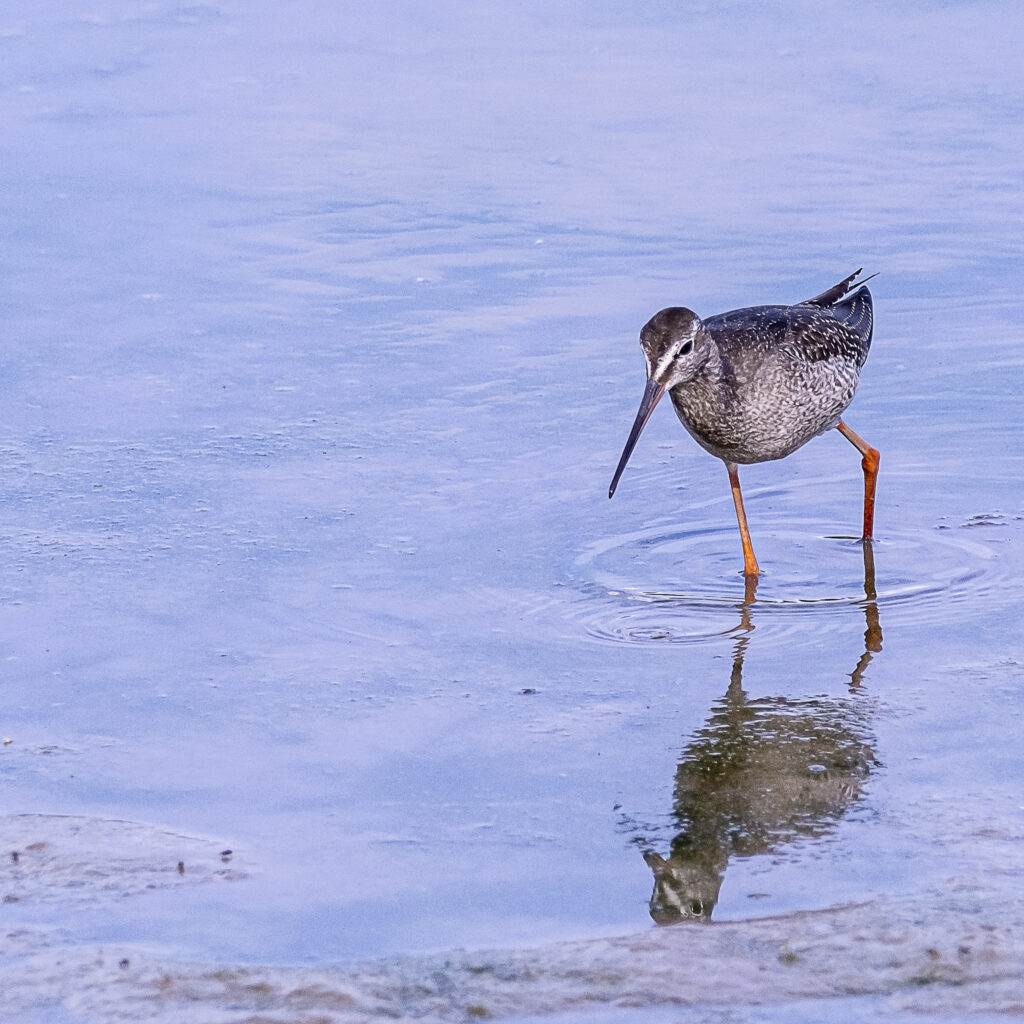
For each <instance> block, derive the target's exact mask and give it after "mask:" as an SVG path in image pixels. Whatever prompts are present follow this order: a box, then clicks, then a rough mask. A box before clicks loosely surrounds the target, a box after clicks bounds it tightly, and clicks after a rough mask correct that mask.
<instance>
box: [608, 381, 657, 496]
mask: <svg viewBox="0 0 1024 1024" xmlns="http://www.w3.org/2000/svg"><path fill="white" fill-rule="evenodd" d="M663 394H665V385H664V384H658V383H656V382H655V381H653V380H650V379H649V378H648V381H647V386H646V387H645V388H644V397H643V399H642V400H641V402H640V408H639V409H638V410H637V413H636V419H635V420H634V421H633V429H632V430H631V431H630V432H629V437H628V438H627V439H626V447H625V448H623V449H622V458H621V459H619V464H618V466H616V467H615V476H613V477H612V485H611V487H609V488H608V497H609V498H610V497H611V496H612V495H613V494H614V493H615V488H616V487H618V485H619V477H620V476H622V471H623V470H624V469H625V468H626V463H627V462H629V457H630V455H632V454H633V449H634V448H635V447H636V442H637V440H638V439H639V437H640V434H641V432H642V431H643V429H644V427H645V426H647V421H648V420H649V419H650V418H651V413H652V412H654V407H655V406H656V405H657V404H658V403H659V402H660V401H661V396H662V395H663Z"/></svg>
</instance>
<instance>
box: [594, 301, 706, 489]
mask: <svg viewBox="0 0 1024 1024" xmlns="http://www.w3.org/2000/svg"><path fill="white" fill-rule="evenodd" d="M713 345H714V342H713V341H712V340H711V335H710V334H708V331H707V328H706V327H705V326H704V324H703V322H702V321H701V318H700V317H699V316H697V314H696V313H694V312H693V311H692V310H689V309H685V308H684V307H682V306H670V307H669V308H668V309H663V310H662V311H661V312H660V313H655V314H654V316H652V317H651V319H650V320H648V321H647V323H646V324H644V326H643V330H641V331H640V347H641V348H642V349H643V350H644V358H645V359H646V360H647V387H646V388H645V389H644V397H643V399H642V400H641V402H640V409H639V410H638V411H637V414H636V420H635V421H634V422H633V429H632V430H631V431H630V432H629V438H628V439H627V441H626V447H625V448H624V449H623V451H622V457H621V458H620V459H619V465H618V467H617V468H616V470H615V476H614V477H613V478H612V485H611V487H609V488H608V497H609V498H610V497H611V496H612V495H613V494H614V493H615V488H616V487H617V486H618V483H619V477H620V476H622V471H623V470H624V469H625V468H626V463H627V462H628V461H629V457H630V455H632V454H633V449H634V448H635V447H636V442H637V440H638V439H639V437H640V434H641V432H642V431H643V429H644V427H645V426H646V425H647V421H648V420H649V419H650V418H651V413H652V412H654V407H655V406H656V405H657V404H658V402H660V401H661V398H662V396H663V395H664V394H665V392H666V391H670V390H671V389H672V388H674V387H677V386H678V385H680V384H686V383H687V382H688V381H691V380H693V379H694V377H696V376H697V374H698V373H700V371H701V368H702V367H703V366H704V364H705V363H706V362H707V361H708V358H709V356H710V354H711V349H712V346H713Z"/></svg>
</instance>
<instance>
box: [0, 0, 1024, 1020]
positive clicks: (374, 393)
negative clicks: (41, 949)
mask: <svg viewBox="0 0 1024 1024" xmlns="http://www.w3.org/2000/svg"><path fill="white" fill-rule="evenodd" d="M1022 30H1024V14H1021V13H1019V12H1017V11H1016V10H1015V9H1010V8H1007V7H1006V6H1005V5H995V4H991V3H966V2H965V3H938V2H934V3H929V2H919V3H914V4H905V5H902V6H900V7H898V8H892V7H891V6H888V5H883V4H877V3H867V4H859V5H855V6H852V7H851V6H848V7H842V8H839V7H836V8H822V7H821V6H820V5H816V4H810V3H802V2H799V0H790V2H787V3H785V4H783V5H771V6H765V5H759V4H748V3H742V2H737V3H728V4H718V5H701V4H694V3H673V4H662V3H655V4H647V5H645V6H644V7H643V9H642V10H639V9H637V10H633V9H627V8H623V7H622V6H621V5H615V4H609V3H596V4H595V3H587V4H584V3H564V4H560V5H557V7H555V8H552V7H551V6H550V5H547V4H541V3H533V2H528V3H523V4H518V5H516V6H514V7H512V8H508V9H504V8H494V9H490V8H487V7H486V6H485V7H480V6H478V5H471V4H464V3H459V2H447V0H446V2H441V3H436V4H433V5H431V6H430V7H429V8H425V7H422V6H419V5H414V4H403V3H397V2H394V3H385V4H378V5H365V4H351V5H342V7H341V9H339V6H338V5H335V4H332V3H329V2H325V0H301V2H299V3H294V4H289V5H275V4H270V3H255V2H254V3H249V4H246V5H242V6H238V5H230V4H226V3H225V4H219V3H214V4H198V5H180V4H175V3H162V2H155V3H151V4H143V5H139V4H136V3H129V2H127V0H124V2H118V0H104V2H99V3H95V4H90V5H86V6H76V8H75V9H74V10H72V9H69V7H68V5H66V4H61V3H56V2H52V0H49V2H47V0H40V2H36V3H33V4H31V5H28V4H16V5H14V6H13V7H10V6H9V7H7V8H5V9H4V11H3V12H0V113H2V118H3V122H4V125H5V129H4V135H5V146H4V159H3V161H2V162H0V202H2V210H3V224H4V237H5V244H4V246H3V255H2V267H3V269H2V273H0V304H2V310H3V318H4V345H3V349H2V355H0V366H2V377H0V380H2V382H3V385H2V386H3V392H2V395H3V397H2V402H0V465H2V467H3V486H2V489H0V658H2V659H3V674H2V676H0V678H2V697H0V700H2V703H0V731H2V732H3V735H4V736H5V737H8V738H10V739H11V741H12V742H11V743H10V744H8V745H7V746H5V747H4V748H3V749H2V750H0V785H2V793H3V804H4V807H5V808H6V809H7V810H8V811H9V812H10V813H38V814H71V815H88V816H95V817H98V818H104V819H110V818H115V819H126V820H130V821H135V822H146V823H151V824H153V825H154V826H156V827H159V828H166V829H171V830H175V831H179V832H182V833H185V834H189V835H198V836H210V837H211V838H214V839H216V840H217V841H218V842H223V843H224V845H225V846H228V847H231V848H232V849H233V850H235V851H236V853H237V856H236V863H238V864H239V865H240V867H241V868H243V869H244V871H245V872H246V874H247V877H246V878H244V879H242V880H239V881H237V882H233V883H232V884H230V885H220V886H199V887H195V888H192V889H188V890H186V889H180V890H179V889H168V890H166V891H165V890H158V891H154V892H152V893H150V894H147V895H142V896H136V897H133V898H132V899H130V900H129V899H124V900H113V901H112V900H109V899H100V898H97V899H95V900H93V901H91V902H86V903H83V904H82V905H80V906H78V907H77V908H76V911H75V914H74V916H73V917H71V918H69V917H68V915H67V910H66V908H65V907H63V906H62V905H61V904H60V903H59V901H58V902H57V903H53V904H50V905H35V904H30V903H28V902H23V903H21V904H18V905H16V906H14V905H12V906H11V907H5V909H4V913H5V915H7V920H9V921H10V922H12V923H13V924H16V925H17V926H18V927H26V928H44V927H46V926H49V925H54V926H59V927H60V928H62V929H63V931H62V941H65V942H69V943H88V942H92V941H103V942H107V943H110V942H117V943H124V944H131V943H159V944H162V945H164V946H167V947H170V948H172V949H173V950H174V951H175V952H176V953H177V954H178V955H180V956H182V957H185V958H187V959H199V960H214V961H222V962H235V961H247V962H252V963H267V962H305V963H334V962H338V961H342V960H353V959H363V958H367V957H372V956H378V955H388V954H393V953H407V952H417V951H422V950H440V949H447V948H451V947H465V946H469V947H486V946H509V945H523V946H526V945H534V944H539V943H541V942H545V941H550V940H557V939H562V938H569V937H572V938H587V937H592V936H598V935H608V934H618V933H624V932H629V931H636V930H640V929H644V928H647V927H649V926H650V918H649V915H648V906H647V901H648V897H649V895H650V885H651V877H650V871H649V869H648V868H647V866H646V865H645V864H644V862H643V860H642V858H641V856H640V852H639V850H638V848H637V846H636V843H635V842H634V841H633V840H634V839H635V838H636V835H637V829H638V828H640V830H641V831H642V832H643V835H644V836H645V837H646V839H647V841H648V842H649V843H651V844H653V845H654V846H656V847H657V848H658V849H660V850H661V851H662V852H663V853H666V854H667V850H668V846H669V844H670V843H671V841H672V838H673V836H674V835H675V834H676V822H675V819H674V818H673V815H672V809H673V786H674V778H675V773H676V769H677V765H678V763H679V760H680V758H681V757H682V756H684V754H683V752H684V751H685V750H686V749H687V744H688V743H689V742H690V741H691V740H692V738H693V736H694V735H695V733H696V732H697V731H698V730H699V729H700V728H701V726H702V725H703V724H704V723H705V721H706V719H707V718H708V716H709V714H710V709H711V708H712V707H713V705H715V702H716V701H720V700H721V699H722V698H723V695H724V694H725V693H726V691H727V689H728V687H729V683H730V679H731V677H732V672H733V669H734V666H735V659H736V656H737V640H738V638H739V637H740V636H744V635H745V636H747V637H748V643H747V644H746V645H745V647H744V648H743V651H742V654H743V664H742V681H743V686H744V688H745V690H746V691H747V693H748V694H749V696H750V697H751V698H758V697H764V698H776V697H779V696H788V697H791V698H793V699H801V698H812V697H815V696H820V695H831V696H832V697H840V696H843V697H846V696H849V695H850V694H851V692H852V691H851V689H850V687H851V675H852V674H853V673H854V672H855V671H856V668H857V666H858V664H859V662H860V661H861V659H862V657H863V656H864V655H865V654H866V653H868V654H870V655H871V656H870V658H868V664H867V666H866V668H864V670H863V673H862V678H860V679H859V681H860V688H859V691H858V695H859V697H862V698H863V704H864V708H865V710H864V714H865V715H866V716H867V720H868V726H867V728H868V731H869V733H870V742H871V745H872V749H873V750H874V753H875V756H876V759H877V765H876V766H875V767H874V768H873V769H872V770H871V772H870V774H869V776H868V777H867V779H866V780H865V782H864V786H863V791H862V792H861V793H860V794H859V796H858V798H857V799H856V801H855V802H854V804H853V805H852V806H851V807H849V808H848V809H847V810H846V811H845V812H844V813H843V814H842V815H840V816H839V817H838V819H837V820H836V821H835V822H833V823H831V824H830V825H829V827H828V828H827V829H826V834H825V835H822V836H817V837H815V838H808V839H806V841H804V842H802V843H801V842H800V841H797V842H792V843H781V844H779V846H778V847H777V848H774V849H772V850H770V851H767V852H761V853H759V854H756V855H753V856H750V857H746V858H743V857H740V858H738V859H736V860H734V861H732V862H731V863H730V864H729V867H728V870H727V871H726V874H725V882H724V884H723V887H722V893H721V899H720V902H719V903H718V905H717V907H716V911H715V916H716V918H717V919H719V920H738V919H742V918H744V917H747V916H751V915H753V914H756V915H770V914H775V913H783V912H788V911H792V910H800V909H815V908H820V907H829V906H833V905H837V904H842V903H846V902H856V901H859V900H871V899H880V900H884V899H886V898H891V897H894V896H904V895H918V894H922V893H927V892H930V891H932V890H933V888H935V887H941V886H942V885H943V884H946V882H947V881H948V880H949V879H950V878H952V877H957V878H971V879H983V878H985V879H988V884H992V885H996V886H997V887H998V888H999V889H1000V891H1002V892H1004V893H1005V895H1006V898H1007V900H1008V901H1017V900H1019V899H1020V898H1021V896H1022V894H1024V887H1022V874H1021V872H1022V868H1024V862H1022V861H1021V859H1020V853H1019V850H1018V849H1017V848H1016V847H1015V846H1014V845H1013V844H1010V843H1008V844H1007V845H1006V846H1005V847H1000V852H999V854H998V856H996V854H995V853H992V852H985V851H984V850H979V849H978V847H977V844H976V843H975V841H974V840H973V839H972V837H973V836H975V835H976V833H977V831H978V830H979V829H983V828H989V829H995V830H996V831H997V832H999V833H1000V834H1002V833H1005V834H1006V835H1018V834H1019V833H1020V829H1021V828H1022V827H1024V818H1022V814H1024V812H1022V809H1021V800H1020V795H1019V794H1020V787H1021V784H1022V783H1024V771H1022V769H1021V765H1020V759H1019V757H1018V756H1017V755H1016V753H1015V751H1016V750H1017V749H1018V746H1019V742H1020V730H1019V726H1018V722H1019V716H1018V714H1017V711H1018V709H1019V704H1020V698H1021V692H1022V688H1024V669H1022V665H1021V661H1020V650H1021V642H1022V639H1024V636H1022V629H1021V625H1020V617H1019V608H1018V606H1019V602H1018V600H1017V581H1018V580H1019V578H1020V574H1021V570H1022V568H1024V556H1022V547H1021V541H1022V532H1024V528H1022V523H1024V499H1022V497H1021V488H1020V480H1021V478H1022V473H1024V455H1022V452H1021V448H1020V445H1019V443H1018V423H1019V421H1020V414H1021V401H1020V387H1019V380H1020V371H1021V368H1022V366H1024V357H1022V356H1021V349H1020V345H1019V334H1020V323H1021V319H1022V304H1021V300H1020V296H1019V284H1020V261H1021V256H1022V242H1021V239H1022V238H1024V231H1022V227H1024V225H1022V216H1021V211H1022V206H1021V203H1020V177H1019V169H1020V166H1021V161H1022V157H1024V153H1022V142H1021V133H1020V131H1019V124H1020V118H1021V115H1022V113H1024V75H1022V73H1021V70H1020V47H1021V42H1022V35H1024V32H1022ZM859 266H864V267H865V268H866V269H867V271H868V272H875V271H877V272H879V276H878V278H877V279H876V280H875V281H873V282H872V285H871V288H872V291H873V293H874V296H875V303H876V317H877V327H876V335H875V342H874V348H873V351H872V353H871V358H870V360H869V362H868V364H867V368H866V370H865V373H864V377H863V380H862V385H861V392H860V394H859V396H858V397H857V399H856V400H855V403H854V405H853V406H852V407H851V409H850V411H849V415H848V421H849V422H850V423H851V425H852V426H853V427H854V428H855V429H856V430H857V431H858V432H859V433H861V434H862V435H863V436H864V437H866V438H867V439H868V440H869V441H870V443H871V444H873V445H874V446H876V447H877V448H878V449H880V451H881V452H882V467H881V478H880V485H879V504H878V510H877V534H878V541H877V544H876V546H875V562H876V580H875V583H876V588H877V597H876V599H875V604H874V609H875V611H876V612H877V616H878V625H879V627H880V629H881V634H882V643H881V647H882V649H881V650H880V651H869V650H868V647H867V646H866V641H865V638H864V635H865V631H866V629H867V628H868V625H866V619H865V614H866V605H867V604H869V603H870V602H869V601H867V599H866V598H865V589H864V587H865V579H864V570H863V565H862V557H861V553H860V549H859V546H858V545H856V544H855V543H852V542H851V541H849V540H848V539H844V538H849V537H850V536H852V535H853V534H854V533H855V532H856V529H857V524H858V521H859V507H858V504H859V488H860V469H859V460H858V458H857V457H856V453H855V452H854V451H853V449H851V448H850V447H849V445H847V444H846V442H845V441H843V440H842V438H840V437H839V436H838V434H835V435H833V436H829V437H826V438H823V439H821V440H817V441H815V442H814V443H812V444H811V445H809V446H808V447H807V448H805V449H803V450H802V451H801V452H800V453H798V454H797V455H795V456H793V457H792V458H790V459H787V460H785V461H784V462H781V463H775V464H768V465H762V466H754V467H749V468H745V469H744V475H743V479H744V486H745V493H746V495H747V502H748V514H749V516H750V520H751V529H752V532H753V535H754V540H755V545H756V549H757V552H758V557H759V560H760V562H761V565H762V568H763V569H764V570H765V577H764V580H763V582H762V584H761V586H760V587H759V589H758V594H757V598H758V600H757V603H756V604H755V605H754V606H753V607H752V608H751V609H748V613H747V614H748V615H749V622H747V623H746V624H744V623H743V622H742V621H741V616H742V612H741V609H740V608H739V605H741V604H742V602H743V586H742V579H741V577H739V576H738V575H737V571H738V569H739V568H740V565H741V562H740V552H739V542H738V537H737V536H736V532H735V525H734V521H733V517H732V509H731V502H730V497H729V491H728V488H727V481H726V477H725V473H724V470H723V469H722V467H721V466H720V465H719V464H718V463H717V462H716V461H715V460H713V459H711V458H710V457H709V456H707V455H706V454H705V453H704V452H702V451H701V450H699V449H698V448H697V447H696V445H694V444H693V443H692V442H691V441H690V439H689V438H688V437H687V436H686V435H685V433H684V432H683V431H682V430H681V429H680V427H679V424H678V423H677V422H676V421H675V419H674V417H673V416H672V415H671V412H670V411H669V410H668V409H666V410H659V412H658V413H657V414H656V415H655V417H654V418H653V419H652V421H651V423H650V425H649V427H648V429H647V431H646V432H645V434H644V437H643V438H642V440H641V443H640V445H639V446H638V448H637V451H636V453H635V455H634V457H633V460H632V461H631V463H630V468H629V469H628V470H627V473H626V475H625V477H624V478H623V481H622V484H621V485H620V488H619V491H618V493H617V495H616V498H615V500H614V501H613V502H609V501H608V500H607V497H606V495H607V487H608V482H609V480H610V477H611V472H612V469H613V468H614V465H615V461H616V459H617V457H618V454H619V451H620V450H621V446H622V444H623V442H624V440H625V436H626V433H627V431H628V428H629V426H630V423H631V422H632V416H633V413H634V410H635V407H636V404H637V403H638V401H639V398H640V394H641V390H642V384H643V364H642V359H641V356H640V353H639V351H638V346H637V344H636V335H637V331H638V329H639V327H640V326H641V325H642V324H643V323H644V322H645V321H646V319H647V318H648V317H649V316H650V315H651V314H652V313H653V312H654V311H656V310H657V309H658V308H660V307H663V306H666V305H675V304H685V305H688V306H691V307H692V308H694V309H695V310H696V311H697V312H698V313H704V314H712V313H716V312H720V311H722V310H724V309H728V308H732V307H735V306H741V305H748V304H754V303H761V302H789V301H798V300H800V299H804V298H807V297H808V296H810V295H813V294H816V293H818V292H820V291H822V290H823V289H824V288H826V287H828V286H830V285H831V284H833V283H834V282H835V281H837V280H839V279H840V278H842V277H844V276H846V275H847V274H849V273H850V272H852V271H853V270H855V269H856V268H857V267H859ZM751 626H752V627H753V628H752V630H751V629H750V628H749V627H751ZM527 691H529V692H527ZM637 822H639V823H641V825H642V828H641V826H638V825H637V824H636V823H637ZM986 849H987V848H986ZM116 854H117V851H111V856H112V857H116ZM989 858H991V859H989ZM997 865H998V872H997V878H996V879H995V880H994V881H993V877H994V874H993V872H994V868H995V867H996V866H997ZM781 1012H782V1011H780V1013H781ZM759 1019H760V1018H759ZM765 1019H768V1018H765ZM771 1019H782V1018H781V1017H780V1018H771Z"/></svg>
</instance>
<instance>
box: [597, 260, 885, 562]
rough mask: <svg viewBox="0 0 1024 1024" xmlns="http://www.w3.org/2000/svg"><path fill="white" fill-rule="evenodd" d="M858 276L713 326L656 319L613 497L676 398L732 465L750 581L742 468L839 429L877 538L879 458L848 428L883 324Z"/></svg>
mask: <svg viewBox="0 0 1024 1024" xmlns="http://www.w3.org/2000/svg"><path fill="white" fill-rule="evenodd" d="M858 274H860V271H859V270H858V271H857V273H856V274H852V275H851V276H850V277H848V278H846V279H845V280H843V281H840V282H839V284H837V285H834V286H833V287H832V288H830V289H828V291H825V292H823V293H822V294H821V295H817V296H815V297H814V298H813V299H807V300H805V301H804V302H801V303H798V304H797V305H794V306H752V307H749V308H746V309H734V310H732V311H731V312H728V313H720V314H718V315H717V316H712V317H709V318H708V319H706V320H701V318H700V317H698V316H697V314H696V313H694V312H693V311H692V310H689V309H686V308H684V307H682V306H673V307H670V308H668V309H663V310H661V312H659V313H656V314H655V315H654V316H653V317H652V318H651V319H650V320H649V321H648V322H647V324H645V325H644V328H643V330H642V331H641V332H640V345H641V347H642V348H643V351H644V356H645V357H646V359H647V389H646V391H645V393H644V398H643V401H642V402H641V405H640V410H639V412H638V413H637V417H636V421H635V422H634V424H633V430H632V431H631V433H630V436H629V440H628V441H627V442H626V447H625V450H624V451H623V453H622V458H621V459H620V460H619V465H618V468H617V469H616V471H615V476H614V478H613V480H612V484H611V487H610V488H609V491H608V496H609V497H611V496H612V494H614V493H615V488H616V486H617V484H618V481H619V477H620V476H621V474H622V471H623V469H624V468H625V466H626V462H627V461H628V460H629V456H630V454H631V453H632V451H633V447H634V446H635V444H636V441H637V439H638V438H639V436H640V432H641V431H642V430H643V428H644V425H645V424H646V422H647V420H648V418H649V417H650V414H651V412H652V411H653V410H654V407H655V405H657V403H658V401H659V400H660V399H661V397H662V396H663V395H664V394H665V392H666V391H667V392H668V393H669V394H670V395H671V398H672V404H673V405H674V406H675V410H676V413H677V415H678V416H679V419H680V420H681V421H682V424H683V426H684V427H686V429H687V430H688V431H689V432H690V434H691V435H692V436H693V438H694V440H696V441H697V443H698V444H700V445H701V447H703V448H705V449H706V450H707V451H709V452H710V453H711V454H712V455H716V456H718V458H720V459H722V460H723V461H724V462H725V463H726V467H727V469H728V471H729V477H730V481H731V482H732V485H733V496H734V498H735V499H736V512H737V517H738V519H739V524H740V533H741V535H742V539H743V548H744V571H745V572H746V573H747V575H748V576H749V575H753V576H756V575H757V574H758V569H757V562H756V561H755V560H754V556H753V550H752V549H751V548H750V544H749V535H748V532H747V530H746V519H745V516H744V513H743V506H742V499H741V497H740V491H739V477H738V474H737V468H736V467H737V465H738V464H743V463H752V462H767V461H770V460H772V459H781V458H784V457H785V456H787V455H789V454H790V453H792V452H794V451H796V450H797V448H800V447H801V446H802V445H804V444H806V443H807V442H808V441H809V440H811V438H812V437H816V436H817V435H818V434H821V433H824V432H825V431H826V430H830V429H832V428H833V427H837V428H838V429H839V430H840V431H841V432H842V433H843V434H844V436H846V437H847V438H848V439H849V440H850V441H851V442H852V443H853V444H854V445H856V446H857V448H858V449H859V450H860V452H861V454H862V455H863V456H864V472H865V508H864V537H865V539H868V538H870V536H871V528H872V520H871V516H872V513H873V502H874V477H875V474H876V472H877V462H878V453H877V452H876V451H875V450H874V449H873V448H871V447H870V446H869V445H867V444H866V443H865V442H863V441H862V440H861V439H860V438H859V437H857V435H856V434H854V433H853V431H852V430H850V429H849V428H848V427H847V426H846V425H845V424H844V423H843V422H842V420H841V417H842V414H843V411H844V410H845V409H846V407H847V406H848V405H849V404H850V402H851V401H852V399H853V396H854V393H855V392H856V390H857V384H858V382H859V380H860V371H861V367H863V365H864V362H865V360H866V359H867V355H868V350H869V348H870V347H871V335H872V329H873V326H874V317H873V309H872V302H871V293H870V292H869V291H868V289H867V287H866V286H865V285H864V284H861V285H860V287H858V288H856V290H855V291H852V292H851V291H850V289H851V288H852V287H853V285H854V282H855V281H856V279H857V276H858ZM869 280H870V279H869ZM872 453H873V454H872ZM869 464H870V465H869Z"/></svg>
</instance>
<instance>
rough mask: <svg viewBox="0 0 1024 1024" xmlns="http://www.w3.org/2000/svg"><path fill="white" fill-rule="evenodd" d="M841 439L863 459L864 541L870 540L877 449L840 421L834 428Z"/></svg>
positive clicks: (876, 476) (873, 510)
mask: <svg viewBox="0 0 1024 1024" xmlns="http://www.w3.org/2000/svg"><path fill="white" fill-rule="evenodd" d="M836 430H838V431H839V433H840V434H842V435H843V437H845V438H846V440H847V441H849V442H850V444H852V445H853V447H854V448H856V449H857V451H859V452H860V453H861V455H863V456H864V457H863V458H862V459H861V460H860V464H861V468H862V469H863V470H864V534H863V539H864V540H871V535H872V532H873V531H874V528H875V484H876V482H877V481H878V460H879V455H878V449H877V448H872V447H871V445H869V444H868V443H867V441H865V440H864V438H862V437H860V436H858V435H857V434H855V433H854V432H853V431H852V430H851V429H850V428H849V427H848V426H847V425H846V424H845V423H844V422H843V421H842V420H840V421H839V423H838V425H837V426H836Z"/></svg>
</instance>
